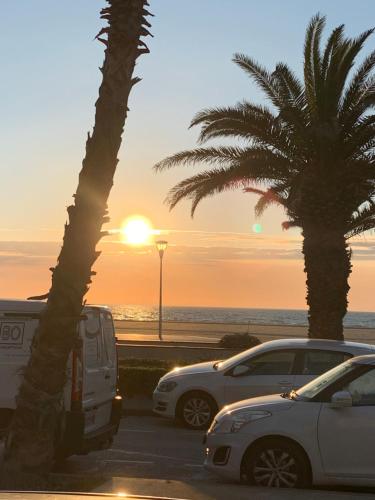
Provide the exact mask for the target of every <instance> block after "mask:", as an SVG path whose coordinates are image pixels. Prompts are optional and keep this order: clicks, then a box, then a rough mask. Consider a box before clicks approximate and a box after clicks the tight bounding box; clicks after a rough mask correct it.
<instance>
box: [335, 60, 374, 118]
mask: <svg viewBox="0 0 375 500" xmlns="http://www.w3.org/2000/svg"><path fill="white" fill-rule="evenodd" d="M374 67H375V50H374V51H373V52H371V54H369V55H368V56H367V57H366V58H365V59H364V61H363V62H362V64H361V65H360V66H359V67H358V69H357V71H356V72H355V74H354V76H353V78H352V79H351V81H350V83H349V85H348V87H347V89H346V91H345V93H344V95H343V97H342V104H341V106H340V113H339V119H340V122H341V123H343V124H345V122H346V121H347V119H348V117H349V116H350V115H351V114H352V113H353V110H354V109H355V108H356V107H357V106H358V104H359V103H360V102H361V101H362V100H363V99H364V98H366V94H367V92H368V90H369V88H371V87H372V83H373V78H371V72H372V70H373V69H374ZM363 112H364V110H363V108H361V110H360V114H361V115H362V113H363ZM361 115H360V116H361ZM357 119H358V117H357ZM352 123H353V122H352V120H351V121H350V125H351V124H352ZM350 125H349V126H350Z"/></svg>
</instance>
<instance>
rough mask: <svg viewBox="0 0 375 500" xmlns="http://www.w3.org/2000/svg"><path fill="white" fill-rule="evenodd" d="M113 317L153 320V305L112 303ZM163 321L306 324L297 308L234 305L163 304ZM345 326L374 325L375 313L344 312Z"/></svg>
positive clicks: (304, 315)
mask: <svg viewBox="0 0 375 500" xmlns="http://www.w3.org/2000/svg"><path fill="white" fill-rule="evenodd" d="M111 308H112V312H113V317H114V319H118V320H131V321H157V320H158V317H159V309H158V307H157V306H155V307H153V306H137V305H112V306H111ZM163 320H164V321H183V322H192V323H231V324H233V323H241V324H250V325H251V324H254V325H297V326H305V325H307V312H306V311H303V310H297V309H252V308H234V307H173V306H165V307H163ZM344 325H345V326H347V327H362V328H375V313H372V312H348V313H347V315H346V317H345V320H344Z"/></svg>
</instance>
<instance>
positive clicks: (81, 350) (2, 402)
mask: <svg viewBox="0 0 375 500" xmlns="http://www.w3.org/2000/svg"><path fill="white" fill-rule="evenodd" d="M45 306H46V303H45V302H42V301H29V300H0V380H2V381H3V383H2V384H1V387H0V428H1V429H3V431H4V429H6V427H7V425H9V423H10V420H11V417H12V414H13V411H14V409H15V408H16V401H15V397H16V395H17V393H18V388H19V385H20V383H21V379H22V368H23V367H24V366H25V365H26V363H27V361H28V359H29V357H30V351H31V343H32V339H33V336H34V334H35V330H36V328H37V326H38V322H39V317H40V315H41V313H42V311H43V309H44V308H45ZM78 330H79V336H78V340H77V345H76V347H75V348H74V349H73V351H72V353H71V355H70V358H69V362H68V367H67V382H66V386H65V390H64V404H65V417H64V421H63V425H62V426H61V432H60V436H58V443H59V445H58V449H57V450H56V452H57V455H58V456H60V457H66V456H69V455H73V454H86V453H88V452H89V451H93V450H98V449H103V448H106V447H109V446H110V444H111V442H112V439H113V436H114V435H115V434H116V433H117V430H118V426H119V422H120V418H121V410H122V404H121V403H122V398H121V396H120V395H119V394H118V390H117V378H118V374H117V353H116V338H115V332H114V326H113V320H112V314H111V311H110V309H109V308H108V307H104V306H91V305H90V306H85V307H84V309H83V311H82V319H81V320H80V322H79V325H78Z"/></svg>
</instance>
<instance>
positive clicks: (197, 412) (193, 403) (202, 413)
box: [182, 397, 211, 427]
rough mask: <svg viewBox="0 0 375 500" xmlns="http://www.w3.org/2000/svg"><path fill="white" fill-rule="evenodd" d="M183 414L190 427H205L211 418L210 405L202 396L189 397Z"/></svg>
mask: <svg viewBox="0 0 375 500" xmlns="http://www.w3.org/2000/svg"><path fill="white" fill-rule="evenodd" d="M182 414H183V418H184V420H185V421H186V423H187V424H188V425H189V426H190V427H204V426H206V425H208V424H209V423H210V420H211V408H210V405H209V403H208V402H207V401H206V400H205V399H204V398H200V397H194V398H190V399H188V400H187V401H186V403H185V404H184V406H183V410H182Z"/></svg>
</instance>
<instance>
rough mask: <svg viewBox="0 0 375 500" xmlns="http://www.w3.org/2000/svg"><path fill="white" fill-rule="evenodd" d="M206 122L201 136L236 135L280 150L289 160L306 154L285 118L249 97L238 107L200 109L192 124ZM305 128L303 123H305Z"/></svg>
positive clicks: (201, 139)
mask: <svg viewBox="0 0 375 500" xmlns="http://www.w3.org/2000/svg"><path fill="white" fill-rule="evenodd" d="M194 125H202V129H201V133H200V137H199V140H200V142H206V141H208V140H210V139H215V138H220V137H221V138H222V137H233V138H240V139H245V140H247V141H249V142H250V143H254V144H255V145H258V146H262V147H265V148H269V149H272V150H277V151H278V152H279V153H280V154H281V155H283V156H284V157H286V158H288V159H289V160H292V159H293V161H296V162H297V161H298V160H299V159H300V158H301V157H302V156H303V151H302V146H301V147H298V146H297V144H295V143H294V141H293V138H294V136H293V134H289V133H288V127H287V126H286V125H285V123H283V121H282V120H280V119H278V118H277V117H275V116H274V115H273V113H272V112H271V111H270V110H269V109H268V108H265V107H263V106H256V105H254V104H251V103H248V102H246V101H244V102H241V103H239V104H237V105H236V106H234V107H225V108H208V109H205V110H203V111H200V112H199V113H198V114H197V115H196V116H195V117H194V118H193V120H192V123H191V126H194ZM302 128H303V127H302Z"/></svg>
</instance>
